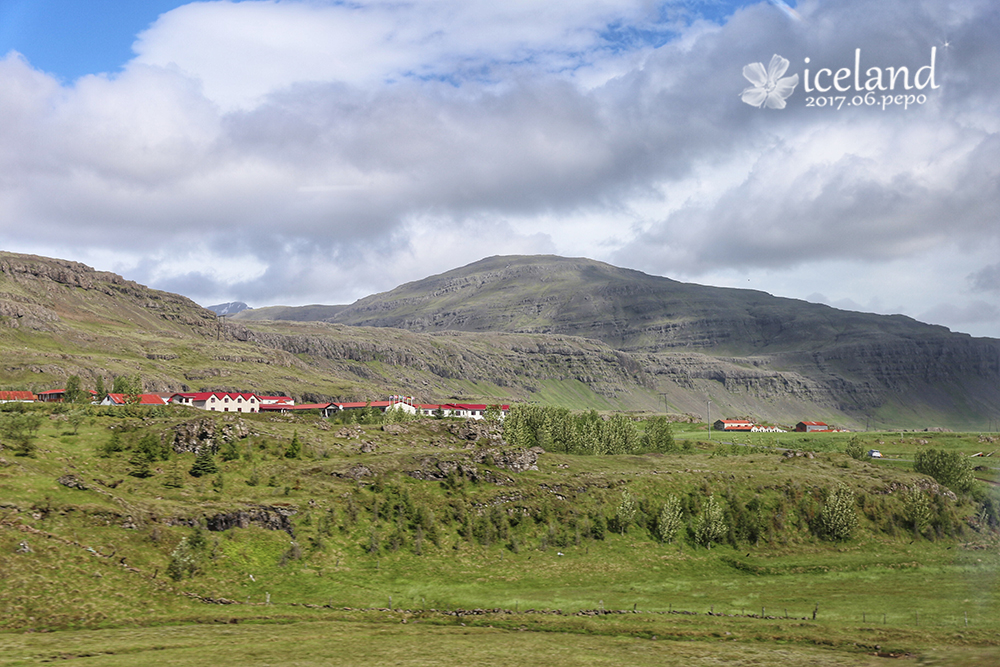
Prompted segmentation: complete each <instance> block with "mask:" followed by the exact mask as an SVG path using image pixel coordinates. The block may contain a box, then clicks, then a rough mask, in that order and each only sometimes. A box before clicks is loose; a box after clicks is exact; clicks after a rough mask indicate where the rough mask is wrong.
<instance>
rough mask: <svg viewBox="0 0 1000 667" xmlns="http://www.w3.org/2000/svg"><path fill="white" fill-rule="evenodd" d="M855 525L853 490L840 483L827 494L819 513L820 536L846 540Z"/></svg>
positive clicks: (856, 523) (856, 514) (856, 524)
mask: <svg viewBox="0 0 1000 667" xmlns="http://www.w3.org/2000/svg"><path fill="white" fill-rule="evenodd" d="M857 526H858V513H857V510H856V509H855V507H854V491H852V490H850V489H849V488H847V487H846V486H844V485H843V484H841V485H839V486H838V487H837V488H836V489H834V490H833V491H832V492H831V493H830V494H829V495H828V496H827V499H826V504H825V505H824V506H823V511H822V512H821V513H820V516H819V527H820V536H821V537H825V538H827V539H830V540H837V541H841V540H847V539H850V537H851V534H852V533H853V532H854V529H855V528H857Z"/></svg>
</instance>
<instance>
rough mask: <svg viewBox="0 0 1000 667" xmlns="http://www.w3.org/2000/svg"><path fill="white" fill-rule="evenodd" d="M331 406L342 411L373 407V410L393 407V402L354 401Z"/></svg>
mask: <svg viewBox="0 0 1000 667" xmlns="http://www.w3.org/2000/svg"><path fill="white" fill-rule="evenodd" d="M330 405H335V406H337V407H338V408H339V409H341V410H350V409H353V408H365V407H368V406H369V405H371V406H372V407H373V408H387V407H389V406H390V405H392V401H352V402H350V403H330Z"/></svg>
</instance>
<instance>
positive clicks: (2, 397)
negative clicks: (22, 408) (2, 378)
mask: <svg viewBox="0 0 1000 667" xmlns="http://www.w3.org/2000/svg"><path fill="white" fill-rule="evenodd" d="M33 400H35V395H34V394H33V393H32V392H30V391H0V401H33Z"/></svg>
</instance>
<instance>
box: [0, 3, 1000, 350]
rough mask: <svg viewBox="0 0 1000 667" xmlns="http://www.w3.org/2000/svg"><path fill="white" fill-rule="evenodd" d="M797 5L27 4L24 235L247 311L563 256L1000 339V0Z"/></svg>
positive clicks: (21, 134) (1, 239)
mask: <svg viewBox="0 0 1000 667" xmlns="http://www.w3.org/2000/svg"><path fill="white" fill-rule="evenodd" d="M790 4H791V5H792V7H789V6H788V5H785V4H784V3H783V2H780V0H773V1H763V2H740V1H738V0H687V1H667V2H657V1H656V0H572V1H569V0H508V1H507V2H503V3H496V2H486V1H479V0H415V1H411V2H408V1H407V0H402V1H400V0H391V1H390V0H353V1H350V2H331V1H325V0H246V1H244V2H230V1H217V2H192V3H187V4H184V3H181V2H177V1H176V0H175V1H173V2H171V1H168V0H135V1H133V2H128V3H122V2H118V1H113V0H78V1H75V2H72V3H67V2H63V1H61V0H4V2H3V3H2V4H0V249H4V250H10V251H14V252H29V253H36V254H42V255H47V256H53V257H60V258H65V259H73V260H77V261H82V262H85V263H87V264H90V265H91V266H94V267H95V268H98V269H102V270H111V271H116V272H118V273H121V274H123V275H125V276H126V277H127V278H130V279H132V280H136V281H138V282H141V283H144V284H148V285H150V286H153V287H157V288H160V289H165V290H170V291H174V292H179V293H181V294H185V295H187V296H189V297H191V298H192V299H194V300H196V301H198V302H199V303H201V304H203V305H210V304H213V303H219V302H223V301H230V300H242V301H246V302H247V303H249V304H250V305H252V306H266V305H276V304H286V305H300V304H306V303H327V304H332V303H349V302H351V301H353V300H355V299H357V298H359V297H361V296H365V295H367V294H370V293H372V292H376V291H382V290H386V289H390V288H392V287H394V286H396V285H398V284H400V283H402V282H406V281H409V280H416V279H419V278H422V277H425V276H427V275H430V274H434V273H439V272H442V271H446V270H448V269H452V268H455V267H458V266H461V265H464V264H467V263H469V262H473V261H475V260H478V259H480V258H482V257H485V256H489V255H497V254H538V253H554V254H559V255H565V256H585V257H591V258H594V259H599V260H603V261H607V262H610V263H612V264H615V265H618V266H625V267H630V268H635V269H639V270H641V271H645V272H647V273H651V274H656V275H663V276H668V277H671V278H675V279H678V280H685V281H690V282H698V283H702V284H711V285H721V286H734V287H746V288H753V289H759V290H764V291H767V292H770V293H772V294H775V295H780V296H788V297H795V298H802V299H807V300H810V301H819V302H824V303H829V304H831V305H834V306H837V307H842V308H850V309H853V310H865V311H872V312H880V313H904V314H907V315H910V316H912V317H915V318H917V319H920V320H923V321H927V322H933V323H937V324H943V325H945V326H948V327H949V328H951V329H953V330H956V331H963V332H967V333H970V334H973V335H977V336H992V337H1000V85H998V84H1000V40H997V37H996V36H997V35H998V34H1000V6H998V4H997V3H996V2H995V0H954V1H944V0H883V1H881V2H879V3H873V2H871V1H870V0H802V2H799V3H797V4H796V3H790ZM775 55H778V56H779V58H776V59H775V58H774V56H775ZM807 59H808V60H807ZM784 60H787V67H782V65H784ZM772 62H773V63H774V65H775V66H774V67H771V65H772ZM755 63H760V65H755ZM858 65H860V67H858ZM904 68H905V70H904ZM793 84H794V87H793ZM838 87H839V89H838ZM782 107H783V108H782Z"/></svg>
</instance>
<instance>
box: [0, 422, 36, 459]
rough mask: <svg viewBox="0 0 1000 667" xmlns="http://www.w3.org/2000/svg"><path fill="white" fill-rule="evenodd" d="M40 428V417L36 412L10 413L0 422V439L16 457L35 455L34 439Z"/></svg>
mask: <svg viewBox="0 0 1000 667" xmlns="http://www.w3.org/2000/svg"><path fill="white" fill-rule="evenodd" d="M41 427H42V416H41V415H40V414H38V413H36V412H12V413H9V414H7V416H6V417H5V418H4V419H3V420H2V421H0V438H3V441H4V444H5V445H7V446H9V447H11V448H12V449H13V450H14V453H15V454H16V455H17V456H34V455H35V437H36V436H37V435H38V429H40V428H41Z"/></svg>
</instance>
